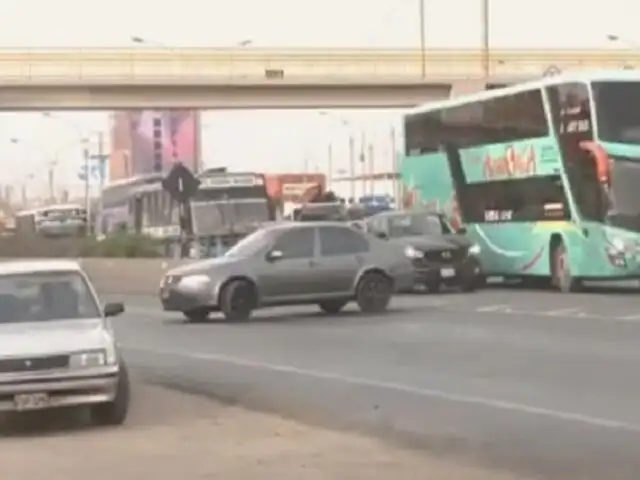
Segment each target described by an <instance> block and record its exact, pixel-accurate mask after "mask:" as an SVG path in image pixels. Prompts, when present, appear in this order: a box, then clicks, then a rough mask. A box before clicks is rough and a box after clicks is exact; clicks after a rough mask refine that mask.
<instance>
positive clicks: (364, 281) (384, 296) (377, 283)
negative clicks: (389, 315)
mask: <svg viewBox="0 0 640 480" xmlns="http://www.w3.org/2000/svg"><path fill="white" fill-rule="evenodd" d="M392 294H393V284H392V282H391V279H390V278H388V277H387V276H385V275H383V274H381V273H378V272H370V273H365V274H364V275H363V276H362V278H361V279H360V281H359V282H358V286H357V288H356V302H357V303H358V307H359V308H360V310H361V311H362V312H364V313H378V312H383V311H384V310H386V309H387V307H388V306H389V301H390V300H391V295H392Z"/></svg>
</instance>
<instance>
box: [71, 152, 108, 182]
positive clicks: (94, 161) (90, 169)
mask: <svg viewBox="0 0 640 480" xmlns="http://www.w3.org/2000/svg"><path fill="white" fill-rule="evenodd" d="M106 160H107V155H91V156H89V157H88V158H87V161H86V162H85V163H84V164H83V165H80V168H79V169H78V179H79V180H80V181H82V182H86V181H88V180H104V179H105V178H106V176H107V172H106V170H107V162H106Z"/></svg>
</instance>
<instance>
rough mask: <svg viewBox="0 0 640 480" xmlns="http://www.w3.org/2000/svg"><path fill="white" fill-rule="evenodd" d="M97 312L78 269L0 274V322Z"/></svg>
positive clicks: (91, 315) (95, 315)
mask: <svg viewBox="0 0 640 480" xmlns="http://www.w3.org/2000/svg"><path fill="white" fill-rule="evenodd" d="M100 316H101V313H100V308H99V307H98V304H97V302H96V299H95V297H94V295H93V293H92V292H91V290H90V289H89V286H88V285H87V282H86V281H85V279H84V278H83V277H82V276H81V275H80V274H78V273H74V272H51V273H37V274H36V273H29V274H20V275H4V276H0V324H2V323H20V322H46V321H49V320H75V319H87V318H98V317H100Z"/></svg>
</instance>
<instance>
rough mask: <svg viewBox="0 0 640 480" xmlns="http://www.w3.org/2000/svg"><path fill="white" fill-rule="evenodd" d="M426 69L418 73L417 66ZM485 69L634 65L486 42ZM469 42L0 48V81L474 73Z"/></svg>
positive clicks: (631, 60) (332, 79)
mask: <svg viewBox="0 0 640 480" xmlns="http://www.w3.org/2000/svg"><path fill="white" fill-rule="evenodd" d="M423 63H424V70H425V72H426V76H425V78H424V79H423V78H422V69H423ZM489 64H490V72H489V73H490V76H491V77H495V78H522V77H531V76H539V75H540V74H541V73H542V72H543V71H545V70H546V69H547V68H549V67H552V66H553V67H556V68H559V69H561V70H571V69H594V68H612V69H613V68H622V67H636V66H640V53H639V52H638V51H632V50H629V51H627V50H494V51H492V52H491V56H490V61H489ZM482 73H483V72H482V53H481V52H480V51H477V50H428V51H427V52H425V54H424V56H423V55H421V53H420V52H419V51H418V50H415V49H405V50H398V49H396V50H379V49H362V50H353V49H267V48H265V49H262V48H175V49H174V48H172V49H168V48H162V49H151V48H149V49H148V48H124V49H123V48H121V49H113V48H108V49H104V48H103V49H99V48H91V49H74V48H67V49H0V85H16V86H23V85H92V84H103V85H104V84H126V85H133V84H158V85H176V84H212V83H214V84H215V83H220V84H255V83H260V84H265V83H297V84H308V85H318V84H331V83H338V84H349V83H351V84H385V85H386V84H403V83H424V82H425V81H427V82H438V81H442V80H443V79H446V80H447V81H449V80H451V79H466V78H478V77H479V76H481V75H482Z"/></svg>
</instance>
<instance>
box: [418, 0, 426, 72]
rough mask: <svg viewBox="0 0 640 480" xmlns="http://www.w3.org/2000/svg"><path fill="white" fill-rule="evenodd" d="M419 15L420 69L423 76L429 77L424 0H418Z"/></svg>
mask: <svg viewBox="0 0 640 480" xmlns="http://www.w3.org/2000/svg"><path fill="white" fill-rule="evenodd" d="M418 2H419V5H418V16H419V19H420V24H419V25H420V71H421V78H422V79H423V80H424V79H425V78H427V38H426V31H425V24H424V23H425V18H424V0H418Z"/></svg>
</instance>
